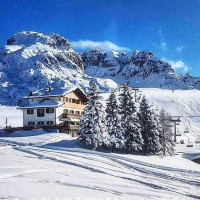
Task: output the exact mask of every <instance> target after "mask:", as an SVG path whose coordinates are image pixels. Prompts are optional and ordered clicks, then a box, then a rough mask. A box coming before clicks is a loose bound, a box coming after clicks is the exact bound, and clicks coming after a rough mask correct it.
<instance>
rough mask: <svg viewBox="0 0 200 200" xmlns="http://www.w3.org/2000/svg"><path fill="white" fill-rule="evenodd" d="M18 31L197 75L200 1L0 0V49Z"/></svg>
mask: <svg viewBox="0 0 200 200" xmlns="http://www.w3.org/2000/svg"><path fill="white" fill-rule="evenodd" d="M23 30H32V31H38V32H44V33H52V32H56V33H59V34H60V35H63V36H65V37H66V38H68V39H70V41H71V42H72V45H73V46H74V47H75V49H76V50H78V51H83V50H84V49H90V48H96V47H98V48H100V49H102V50H104V49H107V50H119V51H124V50H125V51H127V50H135V49H139V50H147V49H148V50H152V52H153V53H154V55H155V56H156V57H158V58H162V59H165V60H166V61H169V62H170V63H171V64H172V65H173V67H174V68H175V69H176V71H177V72H180V73H185V72H187V71H189V72H191V73H193V74H195V75H198V76H200V0H192V1H189V0H169V1H168V0H1V1H0V45H1V46H2V45H4V44H5V43H6V40H7V38H8V37H10V36H11V35H13V34H14V33H17V32H19V31H23Z"/></svg>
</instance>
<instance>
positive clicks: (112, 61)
mask: <svg viewBox="0 0 200 200" xmlns="http://www.w3.org/2000/svg"><path fill="white" fill-rule="evenodd" d="M106 78H108V79H106ZM91 81H93V82H94V81H95V82H97V84H98V85H99V86H100V89H102V90H107V89H110V88H114V87H116V85H117V84H116V83H123V82H125V81H128V82H129V84H130V85H131V86H137V87H161V88H174V89H177V88H179V89H180V88H181V89H186V88H187V87H188V86H193V87H194V88H197V89H200V78H199V77H194V76H192V75H191V74H187V75H186V76H183V75H178V74H176V73H175V72H174V70H173V69H172V67H171V65H170V64H168V63H166V62H164V61H162V60H159V59H158V58H155V57H154V56H153V54H152V53H151V52H150V51H134V52H130V53H123V52H121V53H119V52H115V51H113V52H101V51H99V50H91V51H86V52H83V53H81V54H80V53H78V52H76V51H75V50H74V49H73V48H72V46H71V44H70V42H69V40H68V39H65V38H64V37H62V36H60V35H58V34H51V35H47V34H43V33H38V32H33V31H23V32H19V33H17V34H14V35H13V36H11V37H10V38H9V39H8V40H7V44H6V45H5V46H4V47H2V48H1V49H0V104H11V103H12V104H15V103H16V102H17V101H18V99H20V98H21V97H22V96H25V95H27V94H28V93H29V91H30V90H32V91H36V92H37V91H38V90H40V89H44V88H48V87H49V86H50V85H51V86H52V88H54V89H57V88H68V87H71V86H73V85H77V86H79V87H82V88H84V89H85V88H87V87H88V86H89V84H90V82H91Z"/></svg>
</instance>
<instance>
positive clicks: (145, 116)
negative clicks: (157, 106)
mask: <svg viewBox="0 0 200 200" xmlns="http://www.w3.org/2000/svg"><path fill="white" fill-rule="evenodd" d="M138 117H139V123H140V126H141V133H142V138H143V140H144V143H143V153H144V154H149V153H153V154H155V153H157V152H158V151H159V150H160V141H159V131H158V128H157V122H156V118H155V115H154V113H153V111H152V110H151V108H150V105H149V104H148V102H147V100H146V98H145V96H143V98H142V100H141V102H140V108H139V112H138Z"/></svg>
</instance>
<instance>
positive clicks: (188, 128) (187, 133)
mask: <svg viewBox="0 0 200 200" xmlns="http://www.w3.org/2000/svg"><path fill="white" fill-rule="evenodd" d="M141 92H142V95H145V96H146V97H147V98H148V100H149V102H150V103H151V104H152V105H153V107H154V109H155V110H156V109H157V108H158V109H161V108H164V109H165V110H166V111H167V112H168V113H169V114H170V115H171V116H180V120H181V122H180V125H177V134H178V135H181V136H177V141H178V142H180V141H181V140H184V142H185V144H187V143H188V141H190V142H191V143H192V144H193V145H194V146H196V144H195V140H198V138H200V91H199V90H164V89H157V88H154V89H151V88H145V89H141Z"/></svg>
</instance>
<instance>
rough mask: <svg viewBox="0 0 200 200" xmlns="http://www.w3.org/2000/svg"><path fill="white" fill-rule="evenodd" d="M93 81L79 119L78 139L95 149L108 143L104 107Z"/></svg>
mask: <svg viewBox="0 0 200 200" xmlns="http://www.w3.org/2000/svg"><path fill="white" fill-rule="evenodd" d="M99 93H100V92H99V89H98V87H97V85H96V84H95V83H94V84H93V85H92V86H91V88H90V91H89V94H88V99H89V100H88V102H87V105H86V107H85V109H84V115H83V116H82V118H81V121H80V130H79V134H80V139H81V141H82V142H84V143H85V144H88V145H92V147H93V149H94V150H96V148H97V147H99V146H108V145H109V135H108V132H107V127H106V121H105V109H104V106H103V105H102V102H101V101H102V97H101V96H100V95H99Z"/></svg>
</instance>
